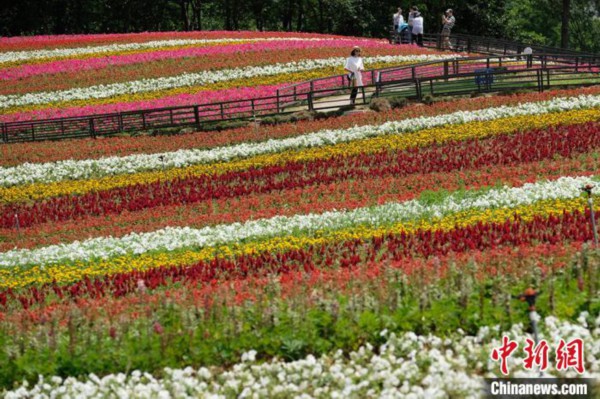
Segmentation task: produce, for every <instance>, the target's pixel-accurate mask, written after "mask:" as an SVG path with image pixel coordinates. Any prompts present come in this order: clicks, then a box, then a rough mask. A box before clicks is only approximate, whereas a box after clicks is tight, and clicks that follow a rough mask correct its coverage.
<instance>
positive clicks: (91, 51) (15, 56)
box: [0, 37, 348, 64]
mask: <svg viewBox="0 0 600 399" xmlns="http://www.w3.org/2000/svg"><path fill="white" fill-rule="evenodd" d="M300 40H303V41H308V42H312V41H317V42H318V41H331V40H336V41H337V40H340V39H333V38H302V37H289V38H288V37H285V38H283V37H281V38H280V37H271V38H253V39H232V38H225V39H172V40H157V41H149V42H136V43H121V44H109V45H104V46H88V47H72V48H65V49H60V48H59V49H53V50H31V51H9V52H0V64H14V63H16V62H30V61H31V60H40V59H43V60H55V59H58V58H68V57H81V56H84V55H92V56H98V55H107V54H110V55H112V54H119V53H126V52H130V51H147V50H156V49H164V48H169V47H183V46H199V45H200V46H201V45H210V44H228V43H235V42H245V41H253V42H262V41H265V42H272V41H300ZM341 40H344V39H341ZM347 40H348V39H347Z"/></svg>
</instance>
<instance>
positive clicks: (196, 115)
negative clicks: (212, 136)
mask: <svg viewBox="0 0 600 399" xmlns="http://www.w3.org/2000/svg"><path fill="white" fill-rule="evenodd" d="M194 121H195V122H196V127H198V128H200V110H199V109H198V106H197V105H194Z"/></svg>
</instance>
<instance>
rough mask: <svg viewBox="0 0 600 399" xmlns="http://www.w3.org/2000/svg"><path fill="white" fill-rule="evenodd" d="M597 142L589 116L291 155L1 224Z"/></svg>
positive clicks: (43, 207) (560, 150) (22, 207)
mask: <svg viewBox="0 0 600 399" xmlns="http://www.w3.org/2000/svg"><path fill="white" fill-rule="evenodd" d="M565 142H567V143H568V146H565ZM599 147H600V124H598V123H588V124H584V125H571V126H559V127H557V128H547V129H544V130H539V129H536V130H532V131H526V132H524V133H516V134H512V135H501V136H492V137H491V138H490V139H487V140H484V141H479V140H473V139H467V140H465V141H460V142H450V143H445V145H443V146H430V147H425V146H424V147H417V148H408V149H407V150H406V151H404V150H401V151H394V152H392V151H390V149H389V148H387V149H385V150H383V151H381V150H380V151H379V152H374V153H358V154H353V153H352V151H349V152H347V153H345V154H344V155H341V156H337V157H332V158H326V159H322V158H317V159H314V160H309V161H306V162H304V163H301V162H289V163H285V164H283V165H277V166H271V167H264V168H253V169H251V170H247V171H234V172H231V173H226V174H220V175H205V176H194V177H190V178H186V179H176V180H173V181H167V182H155V183H151V184H147V185H138V186H127V187H122V188H118V189H113V190H108V191H105V192H104V193H103V194H102V195H98V194H97V193H87V194H84V195H82V196H63V197H58V198H53V199H51V200H49V201H45V202H43V203H34V204H32V205H29V204H19V205H11V206H0V227H3V228H11V227H13V226H14V224H15V220H14V215H15V214H16V215H18V217H19V226H20V228H26V227H31V226H33V225H34V224H39V223H45V222H49V221H50V222H64V221H66V220H72V219H80V218H83V217H87V216H100V215H109V214H119V213H122V212H124V211H127V212H137V211H140V210H143V209H148V208H154V207H159V206H166V205H178V204H192V203H197V202H201V201H207V200H214V199H222V198H234V197H239V196H246V195H250V194H253V193H268V192H272V191H278V190H290V189H295V188H305V187H309V186H312V185H315V184H331V183H336V182H339V181H344V180H346V179H375V178H381V177H385V176H389V175H394V176H406V175H409V174H415V173H419V174H427V173H433V172H450V171H453V170H463V169H465V168H469V169H476V168H482V167H484V166H492V165H495V166H500V165H509V164H511V165H514V164H517V163H522V162H523V163H524V162H534V161H541V160H542V159H552V158H553V157H555V156H561V157H571V156H574V155H577V154H581V153H586V152H589V151H593V150H594V149H597V148H599ZM391 148H392V149H393V146H392V147H391Z"/></svg>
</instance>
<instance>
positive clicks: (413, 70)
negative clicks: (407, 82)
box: [411, 67, 417, 79]
mask: <svg viewBox="0 0 600 399" xmlns="http://www.w3.org/2000/svg"><path fill="white" fill-rule="evenodd" d="M411 70H412V78H413V79H416V78H417V71H416V68H415V67H412V68H411Z"/></svg>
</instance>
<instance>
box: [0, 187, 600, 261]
mask: <svg viewBox="0 0 600 399" xmlns="http://www.w3.org/2000/svg"><path fill="white" fill-rule="evenodd" d="M593 182H594V180H593V178H591V177H561V178H559V179H558V180H555V181H547V182H539V183H535V184H526V185H524V186H523V187H514V188H508V187H504V188H501V189H492V190H489V191H487V192H486V191H484V192H466V193H465V194H464V195H463V196H462V197H459V196H457V195H456V194H454V195H450V196H448V197H446V198H445V199H444V200H443V201H442V202H441V203H439V204H431V205H429V204H427V203H424V202H422V201H416V200H412V201H406V202H403V203H388V204H385V205H381V206H376V207H371V208H359V209H354V210H350V211H332V212H325V213H322V214H308V215H295V216H292V217H284V216H279V217H274V218H270V219H263V220H256V221H247V222H245V223H243V224H240V223H234V224H230V225H219V226H215V227H205V228H202V229H192V228H188V227H183V228H165V229H161V230H157V231H155V232H151V233H143V234H136V233H132V234H129V235H127V236H124V237H121V238H112V237H101V238H94V239H90V240H85V241H82V242H74V243H70V244H64V245H56V246H49V247H45V248H40V249H34V250H27V249H20V250H13V251H8V252H4V253H0V266H2V267H4V268H15V267H16V268H19V267H23V266H28V265H38V266H44V265H51V264H56V263H62V262H68V261H78V260H83V261H87V260H91V259H109V258H111V257H115V256H119V255H123V254H132V255H140V254H143V253H146V252H152V251H174V250H177V249H183V248H186V247H195V248H206V247H213V246H218V245H223V244H227V243H232V242H243V241H244V240H254V239H259V238H270V237H279V236H288V235H292V236H293V235H305V234H314V233H317V232H319V231H323V230H324V229H325V230H342V229H347V228H352V229H356V228H358V227H359V226H363V225H365V226H369V228H375V227H379V226H385V225H390V224H396V223H400V222H406V221H410V220H415V219H423V218H441V217H443V216H446V215H449V214H452V213H457V212H460V211H463V210H467V209H489V208H498V207H508V208H507V209H510V208H514V207H518V206H521V205H530V204H533V203H535V202H538V201H544V200H551V199H573V198H577V197H579V196H580V194H581V191H580V188H581V187H582V186H583V185H585V184H592V183H593ZM594 190H595V192H596V193H600V188H599V187H596V188H595V189H594ZM465 220H468V219H465Z"/></svg>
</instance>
